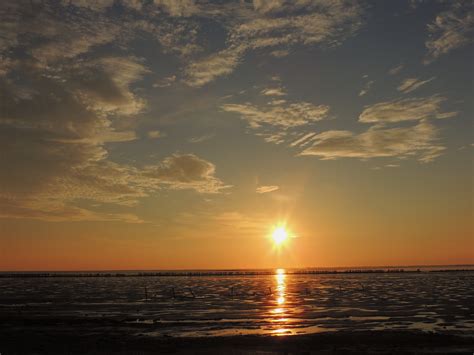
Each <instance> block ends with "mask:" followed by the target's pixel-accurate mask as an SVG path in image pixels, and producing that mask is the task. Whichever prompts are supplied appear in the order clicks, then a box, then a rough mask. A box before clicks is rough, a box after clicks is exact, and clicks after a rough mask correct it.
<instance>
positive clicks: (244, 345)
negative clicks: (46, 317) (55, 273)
mask: <svg viewBox="0 0 474 355" xmlns="http://www.w3.org/2000/svg"><path fill="white" fill-rule="evenodd" d="M473 352H474V338H472V337H471V338H469V337H460V336H456V335H450V334H434V333H422V332H407V331H361V332H357V331H356V332H344V331H339V332H331V333H320V334H313V335H299V336H280V337H277V336H234V337H207V338H173V337H149V336H137V335H130V334H126V332H123V331H121V330H120V329H118V330H117V329H114V328H110V329H103V330H101V331H100V332H95V331H91V330H90V329H77V328H69V327H67V326H66V325H65V327H63V328H57V327H54V328H53V327H52V328H48V327H44V328H36V329H31V328H30V327H26V328H7V327H4V326H1V328H0V353H1V354H2V355H10V354H143V355H145V354H146V355H148V354H262V355H263V354H268V355H270V354H469V355H471V354H473Z"/></svg>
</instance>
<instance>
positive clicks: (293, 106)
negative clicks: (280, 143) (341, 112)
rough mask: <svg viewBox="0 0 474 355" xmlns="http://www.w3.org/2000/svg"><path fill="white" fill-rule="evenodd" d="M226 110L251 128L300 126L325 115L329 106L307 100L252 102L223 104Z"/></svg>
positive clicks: (320, 118) (318, 119)
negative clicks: (273, 103)
mask: <svg viewBox="0 0 474 355" xmlns="http://www.w3.org/2000/svg"><path fill="white" fill-rule="evenodd" d="M221 108H222V109H223V110H224V111H226V112H232V113H237V114H239V116H240V117H241V118H242V119H244V120H246V121H247V122H248V123H249V125H250V127H251V128H260V127H262V126H266V125H269V126H279V127H281V128H289V127H297V126H302V125H305V124H308V123H311V122H317V121H320V120H322V119H324V118H326V117H327V115H328V113H329V107H328V106H326V105H313V104H311V103H309V102H293V103H287V102H286V101H285V102H283V103H279V104H277V105H266V106H257V105H252V104H225V105H223V106H221Z"/></svg>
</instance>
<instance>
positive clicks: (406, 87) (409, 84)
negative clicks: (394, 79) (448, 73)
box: [397, 77, 436, 94]
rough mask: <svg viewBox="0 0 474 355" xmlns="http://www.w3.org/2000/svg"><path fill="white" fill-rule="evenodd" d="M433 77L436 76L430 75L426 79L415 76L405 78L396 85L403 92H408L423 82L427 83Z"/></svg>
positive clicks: (423, 83)
mask: <svg viewBox="0 0 474 355" xmlns="http://www.w3.org/2000/svg"><path fill="white" fill-rule="evenodd" d="M434 79H436V77H432V78H430V79H427V80H420V79H417V78H407V79H405V80H403V81H402V83H401V84H400V85H399V86H398V87H397V90H398V91H401V92H403V93H404V94H408V93H410V92H412V91H415V90H416V89H418V88H419V87H421V86H423V85H425V84H428V83H429V82H430V81H433V80H434Z"/></svg>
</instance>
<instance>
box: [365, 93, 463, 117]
mask: <svg viewBox="0 0 474 355" xmlns="http://www.w3.org/2000/svg"><path fill="white" fill-rule="evenodd" d="M445 102H446V98H445V97H443V96H440V95H433V96H429V97H423V98H407V99H395V100H392V101H385V102H380V103H376V104H373V105H369V106H366V107H365V108H364V111H363V112H362V113H361V114H360V116H359V122H364V123H393V122H402V121H416V120H423V119H427V118H449V117H453V116H455V115H457V112H456V111H443V110H442V108H441V106H442V104H443V103H445Z"/></svg>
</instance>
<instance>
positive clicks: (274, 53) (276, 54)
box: [270, 49, 290, 58]
mask: <svg viewBox="0 0 474 355" xmlns="http://www.w3.org/2000/svg"><path fill="white" fill-rule="evenodd" d="M289 54H290V51H289V50H287V49H279V50H275V51H271V52H270V55H271V56H272V57H275V58H283V57H286V56H288V55H289Z"/></svg>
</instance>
